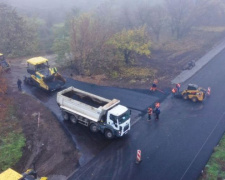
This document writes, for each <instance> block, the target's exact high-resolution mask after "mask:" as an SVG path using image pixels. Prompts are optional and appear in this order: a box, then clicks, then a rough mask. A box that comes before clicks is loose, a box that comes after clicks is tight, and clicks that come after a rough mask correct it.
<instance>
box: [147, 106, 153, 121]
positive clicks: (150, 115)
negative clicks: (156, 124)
mask: <svg viewBox="0 0 225 180" xmlns="http://www.w3.org/2000/svg"><path fill="white" fill-rule="evenodd" d="M152 112H153V109H152V108H151V107H149V108H148V121H150V120H151V119H152Z"/></svg>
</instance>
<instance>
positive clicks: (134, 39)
mask: <svg viewBox="0 0 225 180" xmlns="http://www.w3.org/2000/svg"><path fill="white" fill-rule="evenodd" d="M108 43H109V44H111V45H113V46H114V47H115V49H116V50H117V51H119V52H120V53H122V54H123V58H124V60H125V63H126V64H129V63H131V61H132V58H133V57H134V55H135V54H140V55H146V56H149V55H150V50H149V49H150V46H151V42H150V37H149V36H148V34H147V32H146V27H145V26H143V27H141V28H138V29H132V30H123V31H122V32H120V33H117V34H115V35H114V36H113V37H112V38H111V39H110V40H109V41H108Z"/></svg>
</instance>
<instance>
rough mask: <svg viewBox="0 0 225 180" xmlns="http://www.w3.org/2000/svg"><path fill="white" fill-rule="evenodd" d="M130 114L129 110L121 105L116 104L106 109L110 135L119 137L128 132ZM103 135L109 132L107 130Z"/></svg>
mask: <svg viewBox="0 0 225 180" xmlns="http://www.w3.org/2000/svg"><path fill="white" fill-rule="evenodd" d="M130 114H131V111H130V110H128V108H126V107H125V106H122V105H117V106H116V107H114V108H112V109H110V110H109V111H108V113H107V124H108V125H109V127H110V126H112V128H110V130H111V131H112V133H113V134H112V136H113V135H114V136H117V137H121V136H123V135H124V134H127V133H128V131H129V130H130ZM105 133H106V132H105ZM105 136H111V134H110V133H109V132H108V134H105ZM108 138H110V137H108Z"/></svg>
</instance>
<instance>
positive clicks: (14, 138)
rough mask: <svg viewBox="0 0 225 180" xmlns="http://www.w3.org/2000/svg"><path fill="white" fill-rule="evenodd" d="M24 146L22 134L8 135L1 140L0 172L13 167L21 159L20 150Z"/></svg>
mask: <svg viewBox="0 0 225 180" xmlns="http://www.w3.org/2000/svg"><path fill="white" fill-rule="evenodd" d="M24 146H25V137H24V135H23V134H22V133H9V134H7V136H6V137H4V138H1V145H0V154H1V158H0V167H1V168H0V170H1V171H4V170H6V169H7V168H9V167H11V166H13V165H14V164H15V163H16V162H17V161H19V159H20V158H21V157H22V148H23V147H24Z"/></svg>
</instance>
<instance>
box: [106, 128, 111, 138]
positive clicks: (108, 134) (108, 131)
mask: <svg viewBox="0 0 225 180" xmlns="http://www.w3.org/2000/svg"><path fill="white" fill-rule="evenodd" d="M105 137H106V138H107V139H112V138H113V133H112V131H110V130H108V129H107V130H106V131H105Z"/></svg>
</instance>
